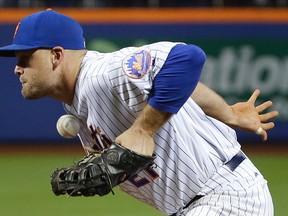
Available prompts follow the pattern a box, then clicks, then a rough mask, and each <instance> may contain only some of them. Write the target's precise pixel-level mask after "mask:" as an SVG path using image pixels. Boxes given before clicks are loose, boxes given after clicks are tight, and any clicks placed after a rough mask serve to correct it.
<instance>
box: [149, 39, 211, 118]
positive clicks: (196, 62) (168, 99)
mask: <svg viewBox="0 0 288 216" xmlns="http://www.w3.org/2000/svg"><path fill="white" fill-rule="evenodd" d="M205 60H206V55H205V53H204V51H203V50H202V49H201V48H199V47H198V46H195V45H191V44H189V45H187V44H177V45H175V46H174V47H173V48H172V49H171V51H170V53H169V55H168V57H167V60H166V62H165V64H164V65H163V67H162V69H161V70H160V71H159V73H158V74H157V75H156V77H155V78H154V81H153V86H152V91H151V94H150V96H149V100H148V103H149V105H151V106H152V107H154V108H156V109H159V110H162V111H166V112H169V113H173V114H176V113H177V112H178V111H179V110H180V108H181V107H182V106H183V105H184V103H185V102H186V101H187V100H188V98H189V97H190V96H191V94H192V92H193V91H194V89H195V87H196V85H197V83H198V81H199V79H200V76H201V72H202V68H203V65H204V63H205Z"/></svg>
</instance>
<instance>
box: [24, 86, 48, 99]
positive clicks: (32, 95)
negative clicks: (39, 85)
mask: <svg viewBox="0 0 288 216" xmlns="http://www.w3.org/2000/svg"><path fill="white" fill-rule="evenodd" d="M21 94H22V96H23V97H24V98H25V99H27V100H36V99H39V98H42V97H44V95H42V94H39V92H35V91H30V90H28V89H24V88H22V91H21Z"/></svg>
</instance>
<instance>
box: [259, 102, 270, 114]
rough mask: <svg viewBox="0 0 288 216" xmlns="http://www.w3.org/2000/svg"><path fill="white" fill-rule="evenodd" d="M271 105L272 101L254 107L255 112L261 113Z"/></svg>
mask: <svg viewBox="0 0 288 216" xmlns="http://www.w3.org/2000/svg"><path fill="white" fill-rule="evenodd" d="M272 105H273V103H272V101H266V102H264V103H262V104H260V105H258V106H257V107H256V110H257V112H258V113H259V112H263V111H264V110H265V109H267V108H269V107H271V106H272Z"/></svg>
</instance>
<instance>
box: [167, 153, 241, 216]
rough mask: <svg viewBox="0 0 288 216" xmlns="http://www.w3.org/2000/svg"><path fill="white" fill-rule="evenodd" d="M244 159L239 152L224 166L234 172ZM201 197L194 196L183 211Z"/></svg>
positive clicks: (173, 215)
mask: <svg viewBox="0 0 288 216" xmlns="http://www.w3.org/2000/svg"><path fill="white" fill-rule="evenodd" d="M245 159H246V156H245V155H244V153H243V152H242V151H239V152H238V153H237V154H236V155H235V156H234V157H233V158H232V159H231V160H230V161H228V162H227V163H226V164H225V166H227V167H228V168H229V169H230V170H231V171H234V170H235V169H236V168H237V167H238V166H239V164H241V163H242V161H243V160H245ZM201 197H203V196H202V195H196V196H195V197H194V198H193V199H192V200H190V201H189V202H188V203H187V204H186V205H185V206H184V207H183V209H186V208H187V207H188V206H189V205H191V203H193V202H195V201H196V200H198V199H200V198H201ZM176 214H177V212H176V213H174V214H172V215H171V216H176Z"/></svg>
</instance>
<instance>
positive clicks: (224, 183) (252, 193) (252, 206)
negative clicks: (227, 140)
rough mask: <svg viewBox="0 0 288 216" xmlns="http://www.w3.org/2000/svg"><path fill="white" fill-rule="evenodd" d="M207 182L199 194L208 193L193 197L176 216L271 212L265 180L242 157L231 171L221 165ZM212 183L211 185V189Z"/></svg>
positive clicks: (251, 215)
mask: <svg viewBox="0 0 288 216" xmlns="http://www.w3.org/2000/svg"><path fill="white" fill-rule="evenodd" d="M209 184H210V185H209ZM206 185H207V187H205V188H203V190H202V194H207V195H205V196H203V197H202V198H200V199H199V200H196V201H195V202H193V203H192V204H191V205H190V206H189V207H187V209H185V210H184V211H183V212H182V213H178V214H177V215H183V216H184V215H185V216H204V215H205V216H220V215H221V216H232V215H233V216H234V215H235V216H236V215H237V216H256V215H257V216H273V215H274V207H273V202H272V197H271V194H270V192H269V189H268V186H267V181H266V180H265V179H264V178H263V176H262V175H261V174H260V172H259V171H258V169H257V168H256V167H255V166H254V165H253V164H252V162H251V161H250V160H249V159H245V160H244V161H243V162H242V163H241V164H240V165H239V166H238V167H237V168H236V169H235V170H234V171H231V170H230V169H229V168H228V167H226V166H225V165H224V166H223V167H221V168H220V169H219V170H218V172H217V173H216V174H215V175H214V176H213V178H212V179H211V180H209V182H208V183H207V184H206ZM208 185H209V186H208ZM211 186H212V188H214V189H213V190H212V191H211ZM209 188H210V189H209ZM205 190H206V192H205ZM208 190H210V192H208Z"/></svg>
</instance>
